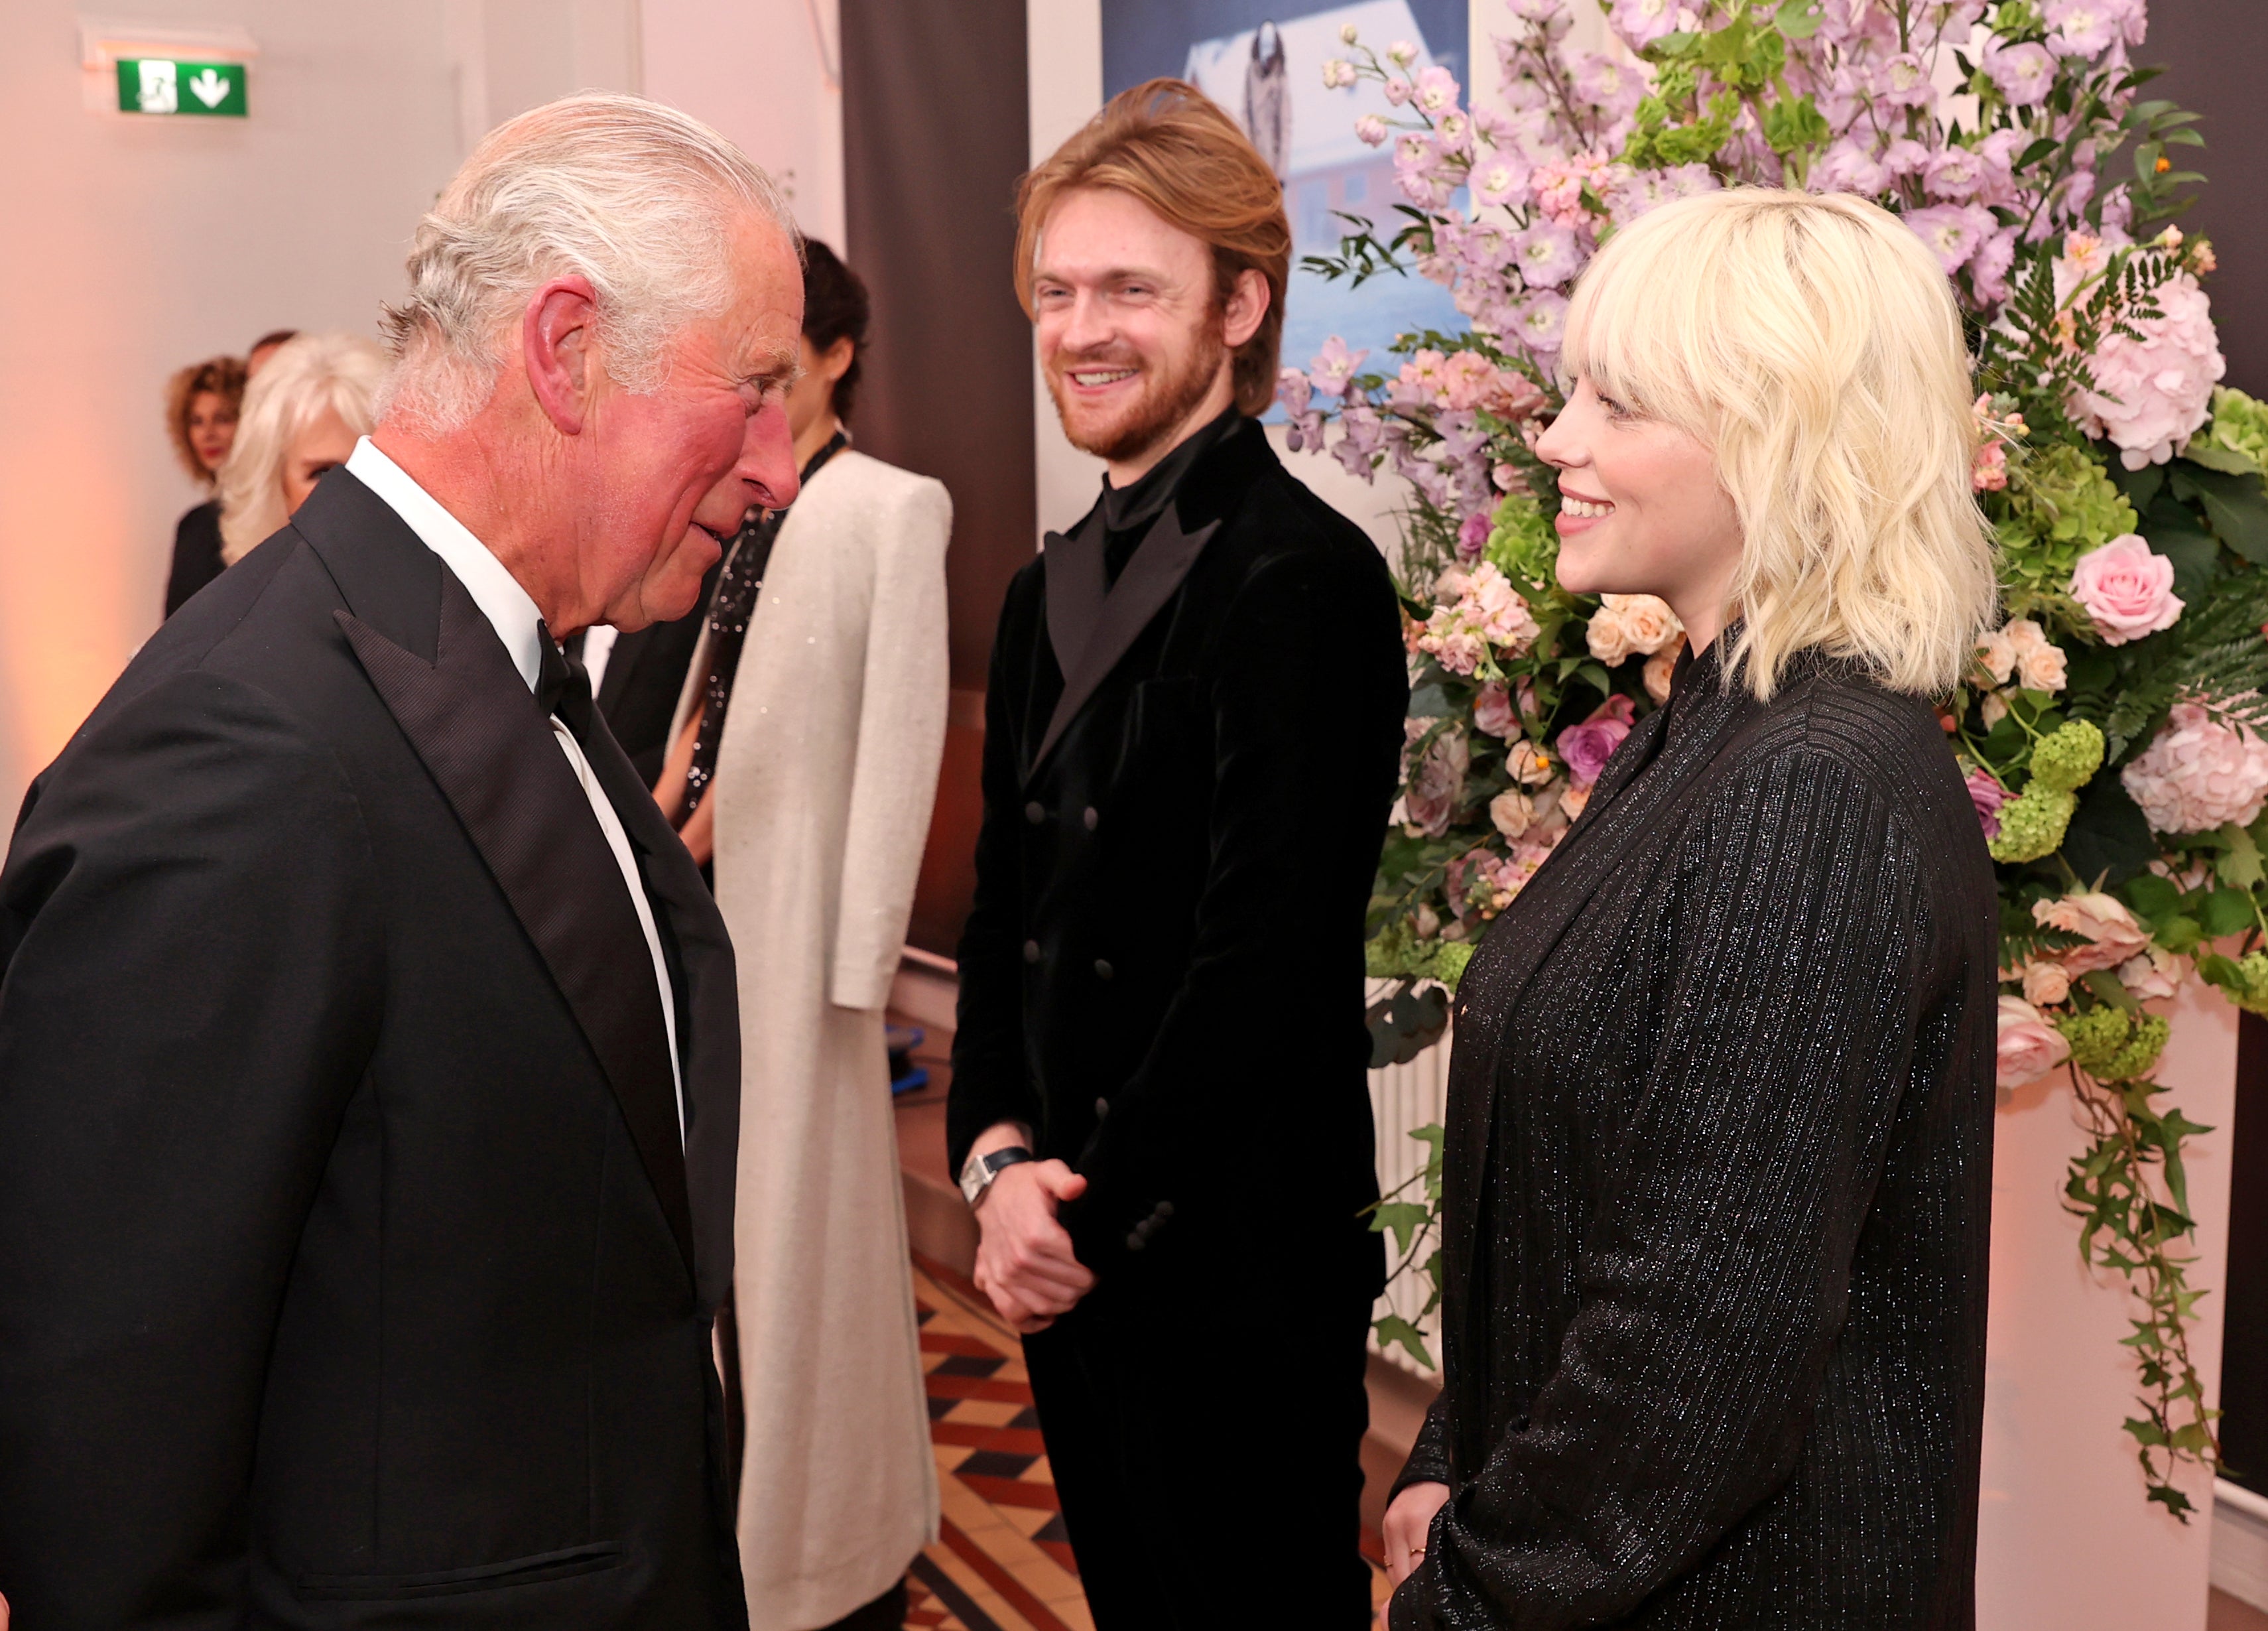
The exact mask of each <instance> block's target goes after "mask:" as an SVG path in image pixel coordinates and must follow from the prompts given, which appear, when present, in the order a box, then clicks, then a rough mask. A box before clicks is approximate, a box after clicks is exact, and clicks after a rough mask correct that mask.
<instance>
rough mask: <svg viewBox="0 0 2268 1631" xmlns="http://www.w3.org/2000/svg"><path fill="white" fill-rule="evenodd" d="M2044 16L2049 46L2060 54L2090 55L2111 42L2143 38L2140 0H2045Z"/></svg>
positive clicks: (2107, 46)
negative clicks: (2047, 28) (2047, 29)
mask: <svg viewBox="0 0 2268 1631" xmlns="http://www.w3.org/2000/svg"><path fill="white" fill-rule="evenodd" d="M2046 18H2047V25H2048V27H2049V29H2050V30H2051V33H2049V35H2048V48H2049V49H2051V50H2052V51H2054V52H2055V53H2056V54H2057V55H2059V56H2078V57H2087V58H2093V57H2097V56H2100V55H2102V54H2103V53H2104V52H2105V51H2107V50H2109V49H2110V48H2111V46H2112V45H2113V44H2114V43H2123V44H2127V45H2139V44H2141V42H2142V41H2141V19H2142V7H2141V4H2140V0H2048V5H2047V12H2046ZM2130 31H2131V33H2130Z"/></svg>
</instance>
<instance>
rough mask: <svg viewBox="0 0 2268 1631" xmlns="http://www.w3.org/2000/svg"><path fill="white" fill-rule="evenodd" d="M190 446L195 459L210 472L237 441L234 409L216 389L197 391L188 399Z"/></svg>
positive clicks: (206, 472)
mask: <svg viewBox="0 0 2268 1631" xmlns="http://www.w3.org/2000/svg"><path fill="white" fill-rule="evenodd" d="M188 432H189V446H190V448H191V449H192V450H193V451H194V452H195V454H196V455H197V462H198V463H199V464H201V465H203V466H204V469H205V474H206V475H208V476H210V475H212V474H213V473H214V472H216V471H217V470H218V469H220V467H221V463H222V461H224V460H225V459H226V458H227V457H228V450H229V448H230V447H232V446H234V445H235V442H236V410H235V409H234V408H233V407H232V406H230V404H229V401H228V399H227V398H226V397H225V396H223V395H221V394H220V393H219V392H217V391H199V392H198V393H197V394H196V395H195V396H193V397H191V398H190V399H189V419H188Z"/></svg>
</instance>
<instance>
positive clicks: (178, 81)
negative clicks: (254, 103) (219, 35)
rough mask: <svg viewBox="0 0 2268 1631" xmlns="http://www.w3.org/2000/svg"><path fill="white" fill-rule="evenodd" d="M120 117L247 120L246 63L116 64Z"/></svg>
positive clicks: (145, 59)
mask: <svg viewBox="0 0 2268 1631" xmlns="http://www.w3.org/2000/svg"><path fill="white" fill-rule="evenodd" d="M118 111H119V112H121V113H122V114H202V115H206V116H210V117H212V118H218V119H241V118H243V117H244V64H243V63H186V62H177V61H175V60H174V59H173V58H171V57H164V56H128V57H121V58H120V59H119V62H118Z"/></svg>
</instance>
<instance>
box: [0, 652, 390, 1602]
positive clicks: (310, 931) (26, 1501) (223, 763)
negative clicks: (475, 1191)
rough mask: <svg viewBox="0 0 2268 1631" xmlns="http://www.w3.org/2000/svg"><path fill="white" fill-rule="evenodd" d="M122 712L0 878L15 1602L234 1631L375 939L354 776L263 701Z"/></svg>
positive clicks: (361, 1056)
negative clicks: (292, 1290)
mask: <svg viewBox="0 0 2268 1631" xmlns="http://www.w3.org/2000/svg"><path fill="white" fill-rule="evenodd" d="M113 706H114V705H106V710H107V712H106V713H105V715H104V716H102V717H100V718H99V719H98V720H97V721H96V722H95V723H93V724H92V725H91V726H90V727H88V728H87V732H86V734H85V735H84V736H83V737H82V739H81V740H79V741H77V742H74V744H73V745H72V747H71V748H70V749H69V750H68V751H67V752H66V754H65V756H64V757H63V759H62V760H61V761H59V763H58V764H57V765H56V767H55V768H54V769H52V770H51V771H49V772H48V776H47V777H46V778H45V779H43V780H42V783H41V784H40V786H38V787H36V788H35V789H34V792H33V796H32V798H31V799H30V800H28V801H26V807H25V811H24V814H23V816H22V818H21V820H20V821H19V823H18V828H17V831H16V834H15V839H14V842H13V845H12V846H11V850H10V852H9V856H8V861H7V865H6V867H5V870H4V872H0V970H4V973H0V1592H4V1593H5V1594H6V1596H7V1597H8V1598H9V1599H10V1601H11V1604H12V1605H14V1608H15V1612H16V1613H17V1616H18V1623H19V1624H21V1625H23V1626H26V1627H40V1626H58V1627H61V1626H72V1627H77V1626H87V1627H92V1626H105V1627H118V1626H156V1625H159V1624H162V1625H164V1626H166V1627H169V1628H171V1627H180V1628H188V1627H198V1628H203V1627H211V1628H213V1631H219V1627H235V1626H237V1625H239V1624H240V1623H241V1620H242V1613H243V1600H244V1593H245V1577H246V1558H247V1510H246V1501H247V1488H248V1486H249V1481H250V1475H251V1468H252V1464H253V1458H254V1445H255V1443H256V1441H257V1435H258V1429H259V1424H260V1412H261V1391H262V1376H263V1371H264V1368H265V1366H266V1364H267V1361H268V1353H269V1341H270V1339H271V1336H272V1334H273V1332H274V1329H275V1325H276V1314H277V1309H278V1305H279V1303H280V1300H281V1298H282V1295H283V1292H284V1282H285V1280H286V1277H287V1274H288V1273H289V1271H290V1268H291V1261H292V1256H293V1252H294V1249H295V1247H296V1245H297V1244H298V1238H299V1235H300V1231H301V1229H302V1226H303V1224H304V1222H305V1221H306V1214H307V1211H308V1207H309V1205H310V1202H311V1199H312V1198H313V1195H314V1193H315V1192H316V1188H317V1186H318V1184H319V1183H320V1178H321V1176H322V1173H323V1170H324V1166H325V1162H326V1160H327V1157H328V1152H329V1149H330V1147H331V1144H332V1142H333V1140H334V1138H335V1132H336V1128H337V1125H338V1124H339V1120H340V1118H341V1114H342V1109H343V1107H344V1104H345V1103H346V1099H347V1097H348V1096H349V1095H350V1093H351V1092H352V1090H353V1089H354V1087H355V1084H356V1082H357V1080H358V1079H359V1077H360V1075H361V1074H362V1072H363V1069H364V1066H365V1061H366V1060H367V1059H368V1056H369V1053H370V1051H371V1048H372V1042H373V1037H374V1035H375V1030H376V1025H377V1019H378V1015H377V1008H378V1006H379V991H380V980H381V976H382V950H381V945H380V929H379V907H378V903H377V900H376V898H375V893H374V890H373V887H372V865H371V860H370V854H369V846H368V843H367V840H366V838H365V833H364V829H363V825H362V822H361V818H360V816H359V813H358V810H357V804H356V801H355V800H354V798H353V797H352V796H351V793H350V790H349V787H348V786H347V783H346V779H345V777H344V774H343V772H342V770H341V769H340V767H339V765H338V764H337V762H336V760H335V758H334V756H332V755H331V753H330V752H329V751H328V749H326V748H325V747H323V746H322V745H321V744H320V743H318V742H313V741H311V740H310V739H309V737H308V736H307V734H306V733H305V731H304V730H303V728H302V727H299V726H298V724H297V722H296V721H295V720H293V719H292V718H291V716H290V715H289V714H288V713H286V712H285V711H284V710H283V709H282V708H281V707H280V706H278V705H276V703H275V702H274V701H273V700H271V699H270V698H269V697H266V696H264V695H262V694H261V693H260V692H258V691H255V690H251V689H249V688H247V687H246V686H244V685H242V684H240V683H237V682H234V681H232V680H228V679H225V678H220V677H217V676H214V675H206V674H195V673H193V674H188V675H176V676H174V677H173V678H170V679H166V680H164V681H161V682H159V683H157V684H156V685H155V686H154V687H152V688H151V690H148V691H145V692H144V693H143V694H142V695H141V696H140V697H137V698H135V699H133V700H131V701H128V702H125V703H123V704H122V705H115V711H114V712H111V711H108V710H110V709H111V708H112V707H113Z"/></svg>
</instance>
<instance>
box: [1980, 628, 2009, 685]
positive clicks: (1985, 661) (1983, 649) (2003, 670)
mask: <svg viewBox="0 0 2268 1631" xmlns="http://www.w3.org/2000/svg"><path fill="white" fill-rule="evenodd" d="M1977 661H1978V662H1979V663H1980V664H1982V665H1983V666H1984V668H1985V673H1986V674H1988V675H1991V676H1992V683H1993V684H1995V685H2006V684H2007V683H2008V679H2009V676H2010V675H2013V674H2014V673H2015V671H2016V645H2015V642H2014V640H2011V639H2010V638H2008V631H2007V630H2006V629H1995V630H1993V631H1992V632H1991V633H1990V634H1985V635H1982V636H1979V637H1978V638H1977Z"/></svg>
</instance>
